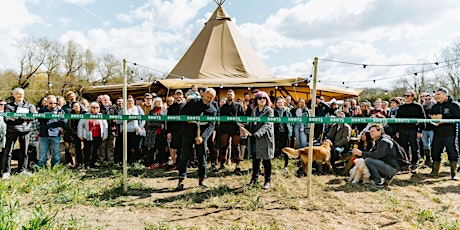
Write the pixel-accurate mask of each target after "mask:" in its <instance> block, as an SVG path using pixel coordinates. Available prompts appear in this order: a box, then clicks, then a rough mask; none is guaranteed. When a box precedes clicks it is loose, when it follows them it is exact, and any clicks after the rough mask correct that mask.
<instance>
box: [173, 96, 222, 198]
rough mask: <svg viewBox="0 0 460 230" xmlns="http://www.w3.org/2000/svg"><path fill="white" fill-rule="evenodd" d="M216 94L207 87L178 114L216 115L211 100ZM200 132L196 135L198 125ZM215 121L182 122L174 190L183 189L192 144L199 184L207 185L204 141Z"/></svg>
mask: <svg viewBox="0 0 460 230" xmlns="http://www.w3.org/2000/svg"><path fill="white" fill-rule="evenodd" d="M215 96H216V91H215V90H214V89H213V88H207V89H206V92H204V94H203V98H191V99H190V101H188V102H187V104H185V105H184V107H182V109H181V110H180V112H179V113H180V115H188V116H216V114H217V109H216V108H215V107H214V106H213V105H212V103H211V102H212V100H213V99H214V97H215ZM197 125H199V126H200V130H201V132H200V133H199V134H200V135H199V136H198V135H197V134H198V132H197V131H198V127H197ZM214 127H215V122H205V123H201V122H199V121H198V123H196V122H195V123H192V122H188V123H185V124H184V127H183V129H182V156H181V158H180V160H179V165H178V168H179V184H178V185H177V187H176V191H181V190H184V184H183V181H184V179H185V178H186V177H187V168H188V164H189V162H190V161H191V160H193V145H194V144H195V150H196V153H197V158H198V177H199V185H200V186H202V187H207V185H206V184H205V183H204V179H205V178H206V142H207V140H208V138H209V137H210V136H211V134H212V132H213V131H214Z"/></svg>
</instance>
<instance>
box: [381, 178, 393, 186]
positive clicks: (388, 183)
mask: <svg viewBox="0 0 460 230" xmlns="http://www.w3.org/2000/svg"><path fill="white" fill-rule="evenodd" d="M393 178H394V177H393V176H387V177H385V179H383V184H385V185H390V184H391V182H393Z"/></svg>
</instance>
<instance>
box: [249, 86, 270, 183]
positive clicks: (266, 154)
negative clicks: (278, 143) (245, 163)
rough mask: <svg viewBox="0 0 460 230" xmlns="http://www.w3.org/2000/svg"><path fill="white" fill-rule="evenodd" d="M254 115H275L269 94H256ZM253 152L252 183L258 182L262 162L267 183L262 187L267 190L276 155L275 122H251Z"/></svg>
mask: <svg viewBox="0 0 460 230" xmlns="http://www.w3.org/2000/svg"><path fill="white" fill-rule="evenodd" d="M252 105H253V109H252V117H273V116H274V112H273V109H272V108H271V106H272V102H271V101H270V98H269V97H268V94H267V93H266V92H263V91H259V92H257V93H255V94H254V100H253V102H252ZM250 130H251V131H250V132H251V133H252V137H251V140H250V141H251V148H250V151H251V154H252V178H251V182H250V184H257V177H259V169H260V162H261V161H262V164H263V165H264V176H265V183H264V186H263V187H262V188H263V189H265V190H267V189H269V188H270V180H271V172H272V163H271V159H273V157H274V156H275V133H274V124H273V122H251V123H250Z"/></svg>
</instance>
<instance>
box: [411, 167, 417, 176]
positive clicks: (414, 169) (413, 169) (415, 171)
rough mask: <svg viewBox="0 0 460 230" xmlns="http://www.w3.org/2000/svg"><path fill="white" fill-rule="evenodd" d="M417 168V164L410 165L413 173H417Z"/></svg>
mask: <svg viewBox="0 0 460 230" xmlns="http://www.w3.org/2000/svg"><path fill="white" fill-rule="evenodd" d="M417 168H418V166H417V165H411V166H410V172H411V173H412V174H417Z"/></svg>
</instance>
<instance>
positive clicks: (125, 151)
mask: <svg viewBox="0 0 460 230" xmlns="http://www.w3.org/2000/svg"><path fill="white" fill-rule="evenodd" d="M126 72H127V71H126V59H123V115H126V114H127V113H126V111H127V109H128V106H127V104H128V100H127V99H128V86H127V77H126ZM127 126H128V121H127V120H123V191H124V192H127V191H128V184H127V180H128V166H127V161H128V130H127V129H126V127H127Z"/></svg>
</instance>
